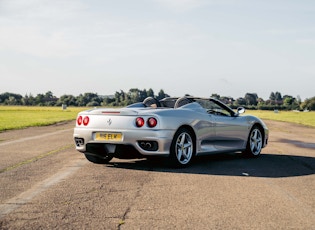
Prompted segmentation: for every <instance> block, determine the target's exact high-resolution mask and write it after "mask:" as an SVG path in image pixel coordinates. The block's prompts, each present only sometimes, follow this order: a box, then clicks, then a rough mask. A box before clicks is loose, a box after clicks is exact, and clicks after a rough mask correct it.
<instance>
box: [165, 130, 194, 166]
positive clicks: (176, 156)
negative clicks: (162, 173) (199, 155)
mask: <svg viewBox="0 0 315 230" xmlns="http://www.w3.org/2000/svg"><path fill="white" fill-rule="evenodd" d="M194 151H195V148H194V141H193V135H192V133H191V131H189V130H188V129H186V128H181V129H179V130H178V131H177V132H176V133H175V136H174V139H173V141H172V145H171V149H170V161H171V164H172V166H175V167H184V166H187V165H189V164H190V162H191V160H192V158H193V156H194Z"/></svg>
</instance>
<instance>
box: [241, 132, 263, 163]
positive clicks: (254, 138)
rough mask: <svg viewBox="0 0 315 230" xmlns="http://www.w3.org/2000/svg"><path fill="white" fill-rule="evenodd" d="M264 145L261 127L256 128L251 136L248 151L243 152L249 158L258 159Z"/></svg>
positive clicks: (247, 146)
mask: <svg viewBox="0 0 315 230" xmlns="http://www.w3.org/2000/svg"><path fill="white" fill-rule="evenodd" d="M262 144H263V135H262V133H261V130H260V128H259V127H257V126H254V127H253V128H252V129H251V131H250V134H249V137H248V140H247V145H246V150H245V151H244V152H243V153H244V154H245V155H246V156H249V157H258V156H259V155H260V152H261V149H262Z"/></svg>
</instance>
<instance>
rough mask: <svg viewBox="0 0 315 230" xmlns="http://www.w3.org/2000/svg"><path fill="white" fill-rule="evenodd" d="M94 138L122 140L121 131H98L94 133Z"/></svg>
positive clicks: (99, 139)
mask: <svg viewBox="0 0 315 230" xmlns="http://www.w3.org/2000/svg"><path fill="white" fill-rule="evenodd" d="M95 140H98V141H121V140H122V134H121V133H106V132H98V133H95Z"/></svg>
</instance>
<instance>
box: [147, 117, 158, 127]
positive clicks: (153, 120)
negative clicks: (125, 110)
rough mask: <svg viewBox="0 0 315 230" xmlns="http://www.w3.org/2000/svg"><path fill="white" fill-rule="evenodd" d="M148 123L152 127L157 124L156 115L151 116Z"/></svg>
mask: <svg viewBox="0 0 315 230" xmlns="http://www.w3.org/2000/svg"><path fill="white" fill-rule="evenodd" d="M147 123H148V126H149V127H150V128H153V127H155V126H156V125H157V120H156V119H155V118H154V117H150V118H149V119H148V121H147Z"/></svg>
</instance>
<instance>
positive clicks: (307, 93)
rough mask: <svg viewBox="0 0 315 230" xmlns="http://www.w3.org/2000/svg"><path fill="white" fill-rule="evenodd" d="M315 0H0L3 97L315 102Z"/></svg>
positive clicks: (0, 62) (0, 75)
mask: <svg viewBox="0 0 315 230" xmlns="http://www.w3.org/2000/svg"><path fill="white" fill-rule="evenodd" d="M314 80H315V1H314V0H255V1H253V0H132V1H131V0H115V1H113V0H89V1H86V0H54V1H51V0H27V1H26V0H0V93H4V92H11V93H18V94H21V95H22V96H24V95H26V94H32V95H33V96H35V95H37V94H39V93H42V94H44V93H46V92H48V91H51V92H52V93H53V94H54V95H55V96H57V97H60V96H61V95H65V94H71V95H74V96H78V95H79V94H81V93H82V94H83V93H86V92H92V93H97V94H99V95H111V94H114V93H115V92H116V91H120V90H123V91H125V92H128V91H129V89H131V88H138V89H140V90H143V89H147V90H148V89H149V88H152V89H153V90H154V92H155V94H158V92H159V91H160V90H161V89H163V90H164V92H165V93H167V94H169V95H171V96H183V95H185V94H190V95H194V96H201V97H208V96H210V95H212V94H219V95H221V96H231V97H233V98H238V97H244V96H245V94H246V93H257V94H258V96H259V97H261V98H263V99H268V98H269V96H270V94H271V92H277V91H278V92H280V93H281V94H282V96H284V95H291V96H293V97H297V96H299V97H300V98H301V99H302V100H304V99H306V98H311V97H313V96H315V87H314V86H315V84H314Z"/></svg>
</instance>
